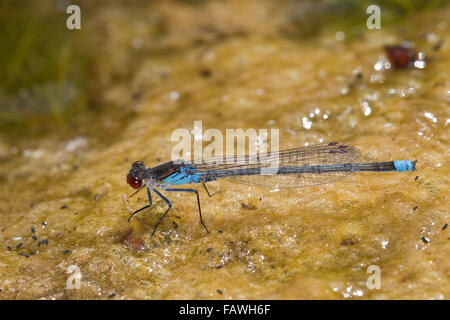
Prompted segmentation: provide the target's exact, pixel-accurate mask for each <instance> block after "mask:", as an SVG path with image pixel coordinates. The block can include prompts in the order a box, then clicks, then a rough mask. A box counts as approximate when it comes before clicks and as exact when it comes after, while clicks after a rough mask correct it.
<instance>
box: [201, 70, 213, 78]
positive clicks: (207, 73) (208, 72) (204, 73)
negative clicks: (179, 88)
mask: <svg viewBox="0 0 450 320" xmlns="http://www.w3.org/2000/svg"><path fill="white" fill-rule="evenodd" d="M211 75H212V72H211V70H209V69H202V70H200V76H201V77H203V78H209V77H211Z"/></svg>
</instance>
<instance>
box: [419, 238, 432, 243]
mask: <svg viewBox="0 0 450 320" xmlns="http://www.w3.org/2000/svg"><path fill="white" fill-rule="evenodd" d="M420 239H421V240H422V241H423V242H424V243H428V242H430V240H428V238H425V237H422V238H420Z"/></svg>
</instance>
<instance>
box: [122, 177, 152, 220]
mask: <svg viewBox="0 0 450 320" xmlns="http://www.w3.org/2000/svg"><path fill="white" fill-rule="evenodd" d="M139 190H141V189H139ZM139 190H138V191H139ZM135 193H136V192H135ZM133 194H134V193H133ZM147 197H148V205H146V206H143V207H142V208H140V209H139V210H136V211H135V212H133V213H132V214H130V216H129V217H128V222H130V219H131V218H132V217H133V216H134V215H135V214H136V213H138V212H140V211H142V210H145V209H147V208H150V207H151V206H152V194H151V192H150V188H149V187H148V185H147Z"/></svg>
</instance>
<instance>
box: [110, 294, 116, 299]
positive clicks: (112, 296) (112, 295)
mask: <svg viewBox="0 0 450 320" xmlns="http://www.w3.org/2000/svg"><path fill="white" fill-rule="evenodd" d="M115 296H116V294H115V293H111V294H110V295H109V296H108V298H109V299H111V298H114V297H115Z"/></svg>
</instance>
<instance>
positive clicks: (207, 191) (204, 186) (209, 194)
mask: <svg viewBox="0 0 450 320" xmlns="http://www.w3.org/2000/svg"><path fill="white" fill-rule="evenodd" d="M202 185H203V188H205V190H206V193H207V194H208V196H209V197H210V198H211V197H212V196H213V195H215V194H216V193H218V192H220V190H218V191H216V192H214V193H212V194H211V193H210V192H209V190H208V188H206V184H205V183H204V182H202Z"/></svg>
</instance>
